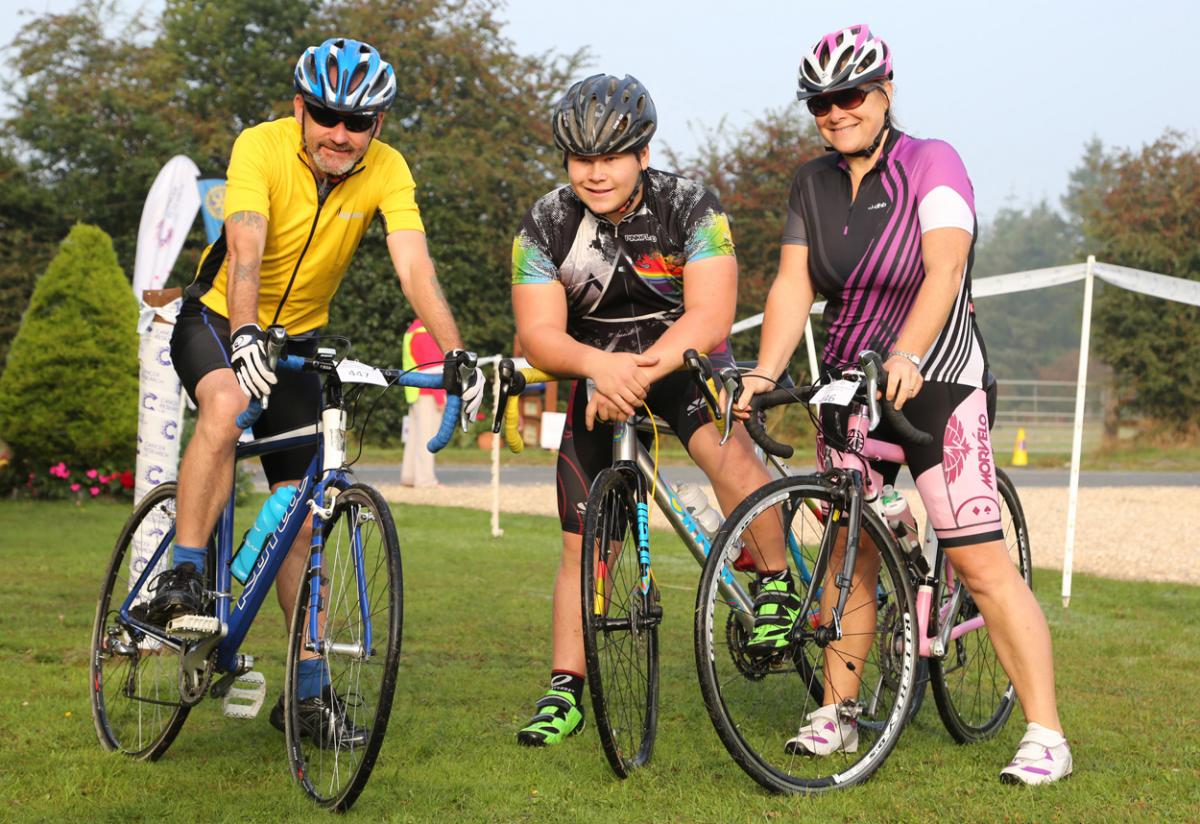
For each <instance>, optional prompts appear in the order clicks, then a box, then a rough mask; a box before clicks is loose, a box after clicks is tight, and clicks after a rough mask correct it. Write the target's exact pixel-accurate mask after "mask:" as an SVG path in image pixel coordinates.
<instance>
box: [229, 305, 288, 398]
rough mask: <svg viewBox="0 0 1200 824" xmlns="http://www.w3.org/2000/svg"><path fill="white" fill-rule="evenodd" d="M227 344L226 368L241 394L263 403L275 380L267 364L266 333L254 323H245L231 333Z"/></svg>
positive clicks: (272, 371) (273, 372)
mask: <svg viewBox="0 0 1200 824" xmlns="http://www.w3.org/2000/svg"><path fill="white" fill-rule="evenodd" d="M230 345H231V351H230V353H229V361H230V365H231V366H233V371H234V373H235V374H236V375H237V379H238V383H239V384H241V386H242V391H243V392H245V393H246V394H247V395H249V396H250V397H251V398H254V399H256V400H259V401H261V400H264V399H265V398H266V397H267V396H268V395H270V394H271V387H272V386H274V385H275V382H276V381H277V380H278V378H276V377H275V371H274V370H273V369H271V367H270V366H269V365H268V364H267V336H266V333H265V332H263V330H262V327H260V326H259V325H258V324H257V323H247V324H246V325H245V326H239V327H238V328H237V330H236V331H235V332H234V333H233V338H232V342H231V344H230Z"/></svg>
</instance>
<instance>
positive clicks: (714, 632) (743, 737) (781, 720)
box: [694, 476, 917, 794]
mask: <svg viewBox="0 0 1200 824" xmlns="http://www.w3.org/2000/svg"><path fill="white" fill-rule="evenodd" d="M831 497H832V496H831V492H830V487H829V486H828V485H827V484H825V483H824V482H823V481H822V480H820V479H819V478H817V477H816V476H796V477H791V478H783V479H780V480H776V481H772V482H770V483H768V484H766V485H765V486H763V487H761V488H759V489H758V490H756V491H755V492H753V493H751V494H750V495H749V496H748V497H747V498H746V499H745V500H744V501H743V502H742V503H741V504H739V505H738V507H737V508H736V509H735V510H734V511H733V512H732V513H731V514H730V515H729V517H728V518H727V519H726V521H725V523H724V525H723V526H722V527H721V529H720V531H719V532H718V533H717V535H716V538H715V539H714V542H713V550H712V553H711V554H710V555H709V556H708V560H707V561H706V562H705V565H704V571H703V573H702V575H701V577H700V585H699V589H698V591H697V594H696V612H695V627H694V630H695V632H694V642H695V653H696V669H697V673H698V675H699V679H700V688H701V693H702V694H703V696H704V703H705V705H706V706H707V708H708V714H709V718H710V719H711V720H712V723H713V726H714V728H715V729H716V731H717V735H718V736H719V737H720V739H721V742H722V743H723V744H724V745H725V748H726V749H727V750H728V751H729V754H730V755H731V756H732V757H733V759H734V761H735V762H736V763H737V764H738V766H740V767H741V768H742V769H743V770H744V771H745V772H746V773H747V774H748V775H749V776H750V777H751V778H753V779H754V780H755V781H757V782H758V783H759V784H760V785H762V786H763V787H764V788H766V789H768V790H770V791H772V792H777V793H805V794H812V793H819V792H823V791H827V790H833V789H837V788H841V787H847V786H852V785H854V784H858V783H861V782H862V781H865V780H866V779H867V778H869V777H870V776H871V774H872V773H874V771H875V770H876V769H878V768H879V766H880V765H881V764H882V763H883V761H884V760H885V759H886V758H887V756H888V754H889V753H890V752H891V751H892V749H893V747H894V746H895V744H896V741H897V739H898V737H899V735H900V733H901V731H902V729H903V727H904V723H905V720H906V719H907V717H908V715H907V713H908V704H909V701H910V700H911V697H912V692H913V686H914V685H913V679H914V673H915V669H916V657H917V628H916V619H915V616H916V611H915V601H914V596H913V590H912V585H911V582H910V580H909V577H908V572H907V570H906V569H905V565H904V562H903V560H902V558H901V557H900V554H899V548H898V547H897V546H896V543H895V541H894V540H893V539H892V538H891V537H890V534H889V533H888V532H887V530H886V527H885V525H884V524H883V523H882V522H881V521H880V520H879V519H878V517H877V516H875V514H874V513H873V512H872V511H870V510H869V509H866V508H864V511H863V530H864V531H865V532H866V533H867V535H868V536H869V537H870V538H871V539H872V541H873V542H874V543H875V545H876V546H878V547H879V548H880V557H881V565H880V573H879V583H878V584H877V585H876V590H875V599H874V603H875V605H876V609H877V618H876V620H875V622H874V623H873V626H874V627H875V629H874V630H873V637H872V639H871V641H870V644H869V646H868V647H867V648H866V653H865V655H864V656H863V659H862V661H861V662H856V663H855V665H854V666H853V667H852V666H850V663H849V662H848V661H847V659H845V658H842V659H838V658H836V657H835V656H836V655H837V648H836V647H834V645H833V644H829V648H830V649H831V650H832V651H831V652H830V653H828V659H827V657H826V656H827V653H826V652H825V648H823V647H822V646H821V644H820V643H818V641H817V638H818V626H822V625H824V624H828V623H829V621H828V619H825V620H824V622H823V621H822V618H821V611H820V603H819V602H820V593H818V592H815V591H814V593H813V595H812V599H811V600H810V601H809V602H808V603H805V604H803V606H802V607H801V610H800V616H801V619H800V620H801V621H802V622H803V626H804V629H803V630H802V631H801V636H800V638H799V639H798V640H796V641H795V642H793V644H792V646H790V647H789V648H788V649H787V650H786V651H785V652H783V653H782V654H781V655H779V656H777V657H775V658H774V659H772V662H771V664H770V665H769V666H770V669H769V671H767V672H755V671H751V672H747V671H746V669H745V667H744V666H742V665H741V664H740V663H739V661H744V660H745V657H744V656H743V655H742V654H741V652H740V651H739V650H736V649H731V648H730V647H729V636H728V634H727V633H726V632H724V629H723V628H724V626H725V625H726V623H727V622H728V620H729V617H728V616H729V614H730V613H741V614H739V615H738V616H737V618H738V619H739V620H746V621H752V616H750V615H747V614H745V613H744V612H742V610H741V608H740V607H739V606H737V605H736V604H729V603H726V601H725V600H724V599H723V598H722V596H721V593H720V586H719V584H720V582H721V581H722V580H723V579H726V578H727V577H728V576H733V577H734V578H740V579H741V580H742V581H743V582H747V581H748V580H749V578H750V577H752V576H754V575H755V573H754V572H753V571H750V572H739V571H737V570H736V569H735V568H734V566H733V562H734V560H735V559H736V558H737V557H738V556H739V554H740V553H741V549H742V539H741V537H740V536H741V535H742V534H743V533H745V532H746V530H748V529H749V528H750V525H751V523H752V522H754V521H755V519H757V518H758V517H759V516H762V515H764V514H768V513H769V512H770V511H772V510H774V511H775V512H776V513H777V517H779V518H780V519H781V522H782V524H784V525H786V528H787V529H788V530H790V532H791V534H792V535H793V536H796V537H797V541H798V543H799V544H800V545H801V546H804V547H805V555H806V556H807V557H808V558H809V559H810V560H809V562H810V563H814V564H816V566H814V567H813V568H814V569H817V570H818V572H819V571H820V570H821V569H822V565H823V564H824V563H825V559H824V558H821V557H820V555H821V554H822V550H820V547H821V541H822V536H823V535H824V530H825V519H824V518H823V517H818V515H817V512H819V511H821V505H822V504H828V503H829V502H830V500H831ZM860 551H861V550H860ZM794 564H795V561H794V560H793V559H792V558H789V565H794ZM796 576H797V572H796V570H795V569H793V580H794V581H796V582H797V584H796V588H797V592H798V593H799V594H800V595H801V597H802V598H804V597H805V591H806V590H807V587H806V586H804V585H802V584H800V583H799V582H798V580H797V577H796ZM822 580H824V576H823V575H822ZM884 614H887V615H890V616H891V617H890V619H888V620H885V619H884V617H883V616H884ZM847 616H849V611H848V612H847ZM838 643H842V642H838ZM860 643H861V641H860ZM827 660H840V661H841V662H845V663H846V665H847V668H848V669H854V670H855V671H857V672H858V673H859V675H860V683H861V687H860V689H859V695H858V696H857V697H852V696H849V695H845V696H840V698H841V700H838V699H839V696H834V701H833V703H841V702H842V701H850V702H851V704H850V705H848V707H849V708H851V709H853V710H854V711H857V712H859V713H860V715H859V717H858V736H859V745H858V750H857V751H856V752H855V753H834V754H831V755H827V756H823V757H813V756H803V755H799V754H793V753H789V752H788V751H787V748H786V745H787V741H788V739H789V738H790V737H792V736H794V735H795V734H796V731H797V730H798V729H799V728H800V727H801V726H802V725H803V724H804V723H805V719H806V716H807V715H808V713H810V712H812V711H814V710H816V709H817V708H818V707H820V706H821V704H822V703H823V700H824V687H823V686H821V687H820V688H819V689H814V687H815V685H817V684H821V685H823V683H824V680H825V667H826V662H827Z"/></svg>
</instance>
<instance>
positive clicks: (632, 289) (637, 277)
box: [512, 74, 795, 746]
mask: <svg viewBox="0 0 1200 824" xmlns="http://www.w3.org/2000/svg"><path fill="white" fill-rule="evenodd" d="M656 125H657V122H656V112H655V108H654V103H653V102H652V101H651V99H650V95H649V94H648V93H647V91H646V89H645V88H644V87H643V86H642V85H641V84H640V83H639V82H638V81H637V80H636V79H634V78H633V77H630V76H626V77H624V78H618V77H615V76H612V75H603V74H599V75H595V76H593V77H589V78H587V79H586V80H583V81H580V82H579V83H576V84H575V85H573V86H572V87H571V88H570V90H569V91H568V92H567V94H566V95H565V96H564V97H563V98H562V100H561V101H559V103H558V104H557V106H556V107H555V110H554V113H553V132H554V140H555V143H556V144H557V145H558V147H559V148H560V149H561V150H562V151H563V154H564V165H565V167H566V171H567V177H568V179H569V181H570V182H569V185H566V186H562V187H560V188H558V189H555V190H554V191H552V192H550V193H549V194H547V195H545V196H543V197H542V198H541V199H539V200H538V201H537V203H535V204H534V206H533V208H532V209H530V210H529V213H528V214H527V215H526V216H525V218H524V220H523V221H522V223H521V228H520V231H519V232H518V234H517V237H516V239H515V241H514V243H513V270H512V284H513V285H512V300H513V311H514V313H515V315H516V322H517V334H518V335H519V336H520V342H521V347H522V349H523V350H524V352H525V353H526V356H527V357H528V359H529V361H530V363H532V364H533V365H534V366H536V367H537V368H539V369H541V370H543V371H546V372H549V373H551V374H554V375H562V376H571V377H575V378H577V379H579V380H576V381H575V382H574V384H573V385H572V388H571V391H570V396H569V397H570V400H569V404H568V411H567V424H566V428H565V431H564V432H563V440H562V448H561V450H560V452H559V459H558V483H557V486H558V512H559V520H560V521H561V524H562V530H563V552H562V559H561V561H560V564H559V569H558V576H557V579H556V582H555V588H554V606H553V660H552V670H551V677H550V689H549V690H548V691H547V692H546V694H545V695H544V696H543V697H542V699H541V700H539V701H538V702H537V708H536V712H535V714H534V716H533V718H532V719H531V720H530V721H529V723H528V724H527V725H526V726H525V727H524V728H523V729H522V730H521V731H520V732H519V733H518V734H517V740H518V741H519V742H520V743H521V744H524V745H527V746H544V745H547V744H557V743H559V742H561V741H562V740H563V739H564V738H565V737H567V736H568V735H573V734H575V733H577V732H579V731H580V730H581V729H582V728H583V705H582V702H581V700H580V699H581V694H582V690H583V682H584V676H583V673H584V653H583V638H582V629H581V622H582V619H581V616H580V597H579V589H580V554H581V536H582V532H583V509H584V506H585V504H586V500H587V495H588V490H589V487H590V486H591V482H592V479H593V478H594V477H595V476H596V475H597V474H598V473H599V472H600V471H601V470H602V469H604V468H605V467H607V466H609V465H610V464H611V456H612V427H611V425H610V423H611V422H612V421H624V420H626V419H628V418H629V417H630V416H631V415H633V414H634V413H635V412H636V411H638V410H640V409H641V408H642V406H643V404H645V406H647V407H648V408H649V409H650V410H651V411H652V412H653V413H654V414H656V415H658V416H659V417H661V418H663V419H665V420H666V421H667V422H668V423H669V424H670V425H671V427H672V428H673V429H674V430H675V433H676V434H677V435H678V436H679V439H680V440H681V441H682V442H683V444H684V445H685V446H686V447H687V449H688V451H689V453H690V454H691V456H692V458H693V459H694V460H695V461H696V463H697V464H698V465H699V466H700V467H701V468H702V469H703V470H704V471H705V473H706V474H707V475H708V477H709V479H710V480H711V482H712V485H713V488H714V490H715V491H716V494H717V498H718V499H719V500H720V503H721V506H722V508H723V509H724V510H725V511H726V512H728V511H730V510H731V509H732V508H733V507H734V506H736V505H737V504H738V503H739V502H740V501H741V500H742V499H743V498H744V497H745V496H746V495H747V494H748V493H749V492H751V491H752V490H754V489H756V488H758V487H759V486H761V485H762V484H764V483H766V482H767V480H768V476H767V473H766V470H765V468H764V466H763V464H762V463H761V462H759V461H758V460H757V459H756V458H755V456H754V452H753V449H752V448H751V446H750V442H749V439H748V438H747V436H746V434H745V432H744V431H743V430H740V429H739V430H738V431H737V432H736V433H735V435H734V437H733V438H732V439H731V440H730V441H729V443H728V444H727V445H726V446H725V447H724V448H719V447H718V441H719V439H720V436H719V434H718V432H717V428H716V426H714V425H713V423H712V418H711V417H710V413H709V412H708V410H707V408H706V407H705V404H704V402H703V400H702V398H701V395H700V393H699V390H698V389H697V388H696V387H695V386H694V385H693V384H692V382H691V378H690V377H689V376H688V375H687V374H686V373H683V372H677V371H676V370H677V369H678V368H679V367H680V365H681V363H682V357H683V352H684V351H685V350H687V349H689V348H694V349H697V350H698V351H701V352H708V353H710V356H711V357H712V358H713V360H714V361H715V362H717V363H724V364H728V363H730V362H731V359H730V355H729V348H728V342H727V340H726V339H727V337H728V335H729V329H730V326H731V325H732V323H733V313H734V308H735V306H736V303H737V261H736V259H735V258H734V252H733V240H732V237H731V236H730V232H729V222H728V220H727V219H726V217H725V214H724V212H723V211H722V210H721V205H720V203H719V202H718V201H717V199H716V197H714V196H713V195H712V194H711V193H710V192H708V191H707V190H706V189H705V188H704V187H703V186H701V185H700V184H698V183H695V182H693V181H690V180H686V179H684V178H681V177H678V176H676V175H672V174H667V173H666V172H660V171H658V170H656V169H651V168H650V167H649V163H650V150H649V148H648V144H649V142H650V138H651V137H652V136H653V134H654V130H655V128H656ZM763 544H764V545H767V546H772V547H781V545H782V541H781V536H780V537H779V538H778V539H777V540H773V541H764V542H763ZM776 551H777V552H779V553H780V557H778V558H768V559H757V558H756V565H757V566H758V567H759V569H760V570H762V571H763V572H764V573H770V572H771V570H783V569H785V564H784V562H783V558H782V550H781V549H777V550H776ZM771 561H774V563H775V565H774V566H772V564H771ZM770 610H771V611H780V612H781V613H783V612H785V605H784V604H783V602H782V601H780V603H778V604H774V605H772V607H771V608H770ZM794 617H795V616H794V615H781V620H779V621H777V622H776V623H777V625H778V627H777V628H770V629H771V630H772V632H776V633H777V632H785V631H786V628H787V627H788V626H790V619H794ZM766 629H768V628H767V627H766V625H765V624H764V632H765V631H766ZM766 634H767V635H768V636H770V634H771V633H769V632H767V633H766ZM756 640H757V639H756ZM767 640H768V642H769V643H774V638H771V637H769V638H768V639H767Z"/></svg>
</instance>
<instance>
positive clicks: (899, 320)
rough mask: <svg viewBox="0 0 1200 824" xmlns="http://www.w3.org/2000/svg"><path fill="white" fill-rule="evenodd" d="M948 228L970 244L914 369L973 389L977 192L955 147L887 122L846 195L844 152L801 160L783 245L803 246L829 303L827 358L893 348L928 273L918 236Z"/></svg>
mask: <svg viewBox="0 0 1200 824" xmlns="http://www.w3.org/2000/svg"><path fill="white" fill-rule="evenodd" d="M946 227H957V228H960V229H963V230H965V231H967V232H970V233H971V235H972V242H971V251H970V254H969V255H968V256H967V265H966V268H965V270H964V272H963V278H962V284H961V285H960V286H959V291H958V296H957V297H956V298H955V301H954V307H953V308H952V309H951V310H950V316H949V318H948V319H947V321H946V325H945V326H944V327H943V328H942V331H941V333H940V334H939V335H938V337H937V340H935V341H934V343H933V345H932V346H931V347H930V348H929V351H927V352H923V353H917V354H919V355H921V356H922V357H921V373H922V375H923V376H924V377H925V379H926V380H930V381H944V382H947V383H961V384H966V385H969V386H976V387H980V386H983V374H984V371H985V369H986V360H987V354H986V351H985V349H984V346H983V338H982V337H981V336H980V334H979V329H978V328H977V326H976V323H975V310H974V307H973V306H972V303H971V264H972V261H973V260H974V256H975V243H974V236H975V227H976V222H975V198H974V191H973V189H972V187H971V181H970V179H969V178H968V177H967V171H966V169H965V168H964V167H963V163H962V160H961V159H960V158H959V156H958V153H957V152H955V151H954V149H953V148H952V147H951V146H950V145H949V144H947V143H944V142H942V141H940V140H917V139H915V138H912V137H909V136H908V135H906V134H903V133H901V132H899V131H897V130H895V129H893V130H892V131H891V133H890V134H889V136H888V139H887V141H886V142H885V143H884V147H883V151H882V153H881V154H880V157H879V159H878V161H877V162H876V164H875V166H874V168H872V169H871V171H869V172H868V173H867V174H866V176H865V177H864V178H863V179H862V182H861V184H860V185H859V190H858V195H857V197H856V198H854V199H853V200H852V199H851V190H850V174H849V167H848V166H847V165H846V162H845V160H844V159H843V158H842V157H841V155H827V156H825V157H820V158H817V159H815V160H812V161H809V162H808V163H806V164H805V165H803V166H801V167H800V170H799V171H798V172H797V173H796V177H795V180H794V181H793V182H792V190H791V194H790V195H789V197H788V218H787V226H786V228H785V229H784V234H783V243H784V244H798V245H803V246H808V247H809V253H808V270H809V273H810V275H811V277H812V282H813V286H814V288H815V289H816V290H817V291H818V292H819V293H820V294H821V295H822V296H824V297H825V298H826V299H827V301H828V303H827V304H826V307H825V323H826V327H827V329H828V330H829V332H828V334H829V337H828V340H827V341H826V343H825V349H824V352H823V354H822V360H823V361H824V362H825V363H826V364H827V365H830V366H836V365H839V364H843V363H847V362H851V361H854V360H856V359H857V356H858V353H859V352H860V351H862V350H864V349H873V350H875V351H877V352H881V353H884V355H885V356H886V353H887V352H889V351H891V349H892V348H893V346H894V344H895V342H896V339H897V338H898V337H899V335H900V330H901V328H902V327H903V325H904V322H905V320H906V319H907V318H908V313H909V311H910V310H911V309H912V306H913V303H914V302H915V301H916V298H917V291H918V290H919V289H920V287H921V284H922V283H923V282H924V280H925V266H924V263H923V261H922V258H921V235H922V234H923V233H925V232H928V231H931V230H933V229H940V228H946Z"/></svg>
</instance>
